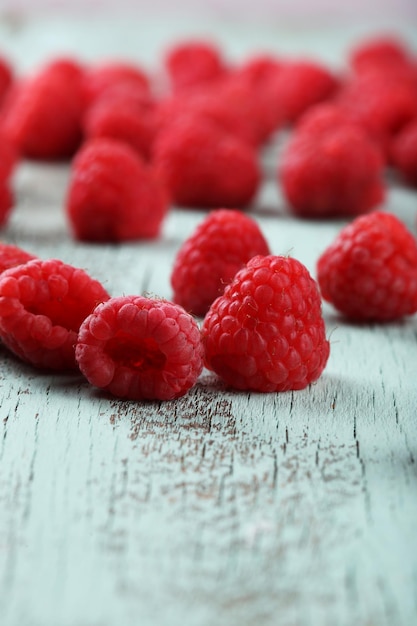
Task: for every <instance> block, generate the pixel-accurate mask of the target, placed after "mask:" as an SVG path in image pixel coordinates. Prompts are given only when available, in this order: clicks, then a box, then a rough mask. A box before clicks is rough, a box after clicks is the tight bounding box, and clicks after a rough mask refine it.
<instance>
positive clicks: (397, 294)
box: [317, 211, 417, 322]
mask: <svg viewBox="0 0 417 626" xmlns="http://www.w3.org/2000/svg"><path fill="white" fill-rule="evenodd" d="M317 277H318V282H319V285H320V289H321V292H322V294H323V298H325V299H326V300H328V301H329V302H331V303H332V304H333V306H334V307H335V308H336V309H337V310H338V311H340V312H341V313H343V314H344V315H345V316H346V317H348V318H351V319H354V320H358V321H376V322H384V321H389V320H394V319H398V318H401V317H403V316H404V315H412V314H413V313H415V312H417V245H416V241H415V238H414V237H413V235H412V234H411V232H409V231H408V229H407V228H406V227H405V225H404V224H403V223H402V222H401V221H400V220H399V219H398V218H397V217H396V216H395V215H392V214H390V213H382V212H380V211H375V212H374V213H371V214H370V215H363V216H361V217H358V218H356V219H355V220H354V221H353V222H352V223H351V224H349V225H348V226H346V227H345V228H343V229H342V230H341V231H340V233H339V235H338V236H337V237H336V239H335V241H334V242H333V243H332V244H331V245H330V246H329V247H328V248H327V249H326V250H325V251H324V252H323V254H322V255H321V256H320V258H319V260H318V263H317Z"/></svg>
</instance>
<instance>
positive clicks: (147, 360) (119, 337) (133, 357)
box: [106, 331, 166, 372]
mask: <svg viewBox="0 0 417 626" xmlns="http://www.w3.org/2000/svg"><path fill="white" fill-rule="evenodd" d="M106 353H107V354H108V355H109V356H110V358H111V359H113V361H115V362H116V363H119V364H120V365H124V366H126V367H129V368H131V369H134V370H138V371H140V372H144V371H147V370H161V369H163V367H164V365H165V362H166V356H165V354H164V353H163V352H161V350H160V349H159V346H158V344H157V343H156V341H155V339H153V338H152V337H145V338H144V339H138V338H137V337H132V335H130V334H129V333H125V332H123V331H118V332H117V333H116V334H115V336H114V337H112V339H110V340H109V341H108V342H107V345H106Z"/></svg>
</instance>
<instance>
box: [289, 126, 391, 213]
mask: <svg viewBox="0 0 417 626" xmlns="http://www.w3.org/2000/svg"><path fill="white" fill-rule="evenodd" d="M278 174H279V176H280V179H281V183H282V188H283V192H284V195H285V197H286V199H287V201H288V203H289V205H290V208H291V210H292V211H293V212H294V213H295V214H297V215H299V216H302V217H311V218H326V217H336V216H352V215H358V214H361V213H365V212H367V211H369V210H370V209H372V208H373V207H375V206H376V205H377V204H379V203H380V202H381V201H382V199H383V197H384V186H383V182H382V177H383V160H382V158H381V154H380V152H379V150H378V148H377V147H376V146H375V145H374V144H373V143H372V141H371V140H370V139H369V138H368V137H367V135H366V134H365V133H364V132H363V131H362V130H361V129H360V128H358V127H355V125H354V124H349V123H346V124H339V125H334V126H333V125H332V124H329V127H328V128H327V130H324V125H323V124H322V125H318V128H317V130H314V124H313V123H310V124H309V125H307V129H306V130H303V128H302V127H301V129H300V130H298V131H296V132H295V133H294V134H293V137H292V138H291V139H290V141H289V143H288V144H287V146H286V148H285V149H284V152H283V154H282V159H281V165H280V170H279V173H278Z"/></svg>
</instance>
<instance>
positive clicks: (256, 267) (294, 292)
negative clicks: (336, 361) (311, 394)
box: [202, 255, 330, 392]
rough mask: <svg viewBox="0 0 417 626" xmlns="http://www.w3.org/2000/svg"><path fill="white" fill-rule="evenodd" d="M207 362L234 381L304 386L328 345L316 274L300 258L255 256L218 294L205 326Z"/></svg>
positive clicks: (269, 387) (258, 387) (263, 387)
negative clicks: (314, 277)
mask: <svg viewBox="0 0 417 626" xmlns="http://www.w3.org/2000/svg"><path fill="white" fill-rule="evenodd" d="M202 336H203V344H204V346H205V364H206V366H207V367H208V368H209V369H211V370H213V371H215V372H216V373H217V374H218V375H219V376H220V377H221V378H222V379H223V380H225V381H226V383H227V384H228V385H230V386H231V387H235V388H237V389H250V390H253V391H264V392H272V391H287V390H290V389H303V388H304V387H306V386H307V385H309V384H310V383H312V382H314V381H315V380H317V379H318V378H319V376H320V374H321V373H322V371H323V369H324V367H325V365H326V362H327V359H328V356H329V351H330V346H329V342H328V341H327V339H326V334H325V326H324V321H323V318H322V313H321V298H320V293H319V290H318V286H317V284H316V282H315V280H314V279H313V278H312V277H311V276H310V274H309V272H308V270H307V268H306V267H305V266H304V265H303V264H302V263H300V262H299V261H297V260H296V259H292V258H287V257H281V256H272V255H270V256H257V257H254V258H253V259H251V260H250V261H249V263H248V264H247V266H246V267H245V268H243V269H242V270H240V271H239V272H238V273H237V274H236V276H235V278H234V279H233V281H232V282H231V283H230V284H229V285H228V286H227V287H226V289H225V291H224V294H223V295H222V296H220V297H219V298H217V299H216V300H215V301H214V302H213V304H212V306H211V307H210V310H209V312H208V313H207V316H206V318H205V320H204V323H203V327H202Z"/></svg>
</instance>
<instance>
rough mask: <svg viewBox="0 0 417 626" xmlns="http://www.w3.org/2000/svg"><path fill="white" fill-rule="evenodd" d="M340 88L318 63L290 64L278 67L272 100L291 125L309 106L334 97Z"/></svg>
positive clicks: (302, 62)
mask: <svg viewBox="0 0 417 626" xmlns="http://www.w3.org/2000/svg"><path fill="white" fill-rule="evenodd" d="M339 87H340V81H339V79H338V78H337V77H336V76H335V75H334V74H333V73H332V72H331V71H330V70H328V69H327V68H326V67H324V66H323V65H321V64H320V63H317V62H313V61H304V60H300V61H291V62H287V63H284V64H283V66H282V68H281V71H280V73H279V76H278V80H277V84H276V85H275V98H276V101H277V102H278V103H280V106H281V107H282V110H283V113H284V118H285V120H286V121H287V122H288V123H290V124H293V123H295V122H296V121H297V120H298V118H299V117H300V116H301V115H302V114H303V113H304V112H305V111H307V109H308V108H309V107H311V106H313V105H314V104H317V103H319V102H323V101H324V100H328V99H330V98H332V97H334V96H335V94H336V92H337V91H338V89H339Z"/></svg>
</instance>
